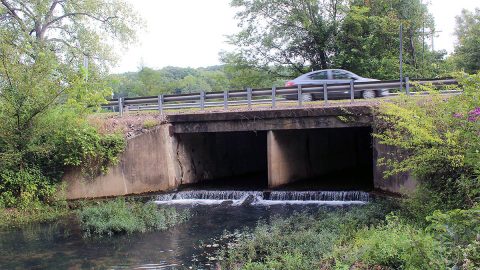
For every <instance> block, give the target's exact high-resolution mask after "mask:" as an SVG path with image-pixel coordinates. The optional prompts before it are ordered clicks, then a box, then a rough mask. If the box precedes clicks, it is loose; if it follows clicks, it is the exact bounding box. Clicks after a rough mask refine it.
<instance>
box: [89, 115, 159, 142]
mask: <svg viewBox="0 0 480 270" xmlns="http://www.w3.org/2000/svg"><path fill="white" fill-rule="evenodd" d="M88 121H89V122H90V123H91V124H92V125H94V126H95V127H96V128H97V129H98V130H99V132H100V133H102V134H110V133H123V134H124V135H125V137H126V138H127V139H129V138H132V137H135V136H138V135H140V134H143V133H145V132H147V131H148V130H149V129H152V128H154V127H156V126H157V125H160V124H163V123H166V119H165V116H164V115H160V114H153V113H139V114H131V115H124V116H122V117H120V116H119V115H118V114H95V115H92V116H90V117H89V118H88Z"/></svg>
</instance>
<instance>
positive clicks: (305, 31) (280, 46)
mask: <svg viewBox="0 0 480 270" xmlns="http://www.w3.org/2000/svg"><path fill="white" fill-rule="evenodd" d="M231 5H232V6H233V7H235V8H237V9H238V12H237V14H236V18H237V19H238V25H239V26H240V28H241V31H240V32H239V33H237V34H234V35H231V36H230V37H229V41H230V43H231V44H233V45H235V46H236V50H235V52H233V53H232V55H237V56H240V57H241V59H243V61H244V63H245V64H248V65H250V66H254V67H257V68H263V69H265V70H269V71H270V72H271V73H277V74H280V75H288V76H292V75H297V74H298V73H304V72H306V71H309V70H312V69H325V68H346V69H350V70H352V71H356V72H359V73H360V74H361V75H365V76H372V77H378V78H392V77H398V69H399V63H398V62H399V61H398V55H399V44H400V41H399V26H400V24H401V23H402V24H403V26H404V39H403V43H404V48H405V63H406V70H407V73H410V74H411V75H413V76H415V75H419V74H420V72H421V71H422V70H423V69H425V66H426V65H425V63H427V62H428V61H431V60H433V56H432V53H431V52H429V51H428V49H427V50H426V51H425V52H424V50H423V43H422V41H423V40H422V37H423V36H422V35H423V32H427V33H428V32H432V31H434V24H433V19H432V16H431V15H430V14H429V13H428V9H427V6H426V5H425V4H423V3H422V2H421V1H420V0H369V1H366V0H232V2H231ZM424 29H426V30H425V31H423V30H424ZM224 58H225V59H226V63H227V64H229V63H230V62H229V60H231V59H233V58H232V57H230V58H229V57H224ZM437 58H438V57H437ZM236 59H238V57H237V58H236ZM424 59H427V60H428V61H424ZM437 60H438V59H437ZM427 66H428V65H427ZM285 67H287V68H288V69H286V68H285Z"/></svg>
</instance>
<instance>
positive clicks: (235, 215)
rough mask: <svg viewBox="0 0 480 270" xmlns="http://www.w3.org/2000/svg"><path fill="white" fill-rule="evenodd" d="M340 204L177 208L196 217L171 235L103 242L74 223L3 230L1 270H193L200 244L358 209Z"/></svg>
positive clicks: (173, 229)
mask: <svg viewBox="0 0 480 270" xmlns="http://www.w3.org/2000/svg"><path fill="white" fill-rule="evenodd" d="M275 196H277V195H275ZM231 199H232V200H233V199H235V198H231ZM164 202H165V201H164ZM335 204H336V205H335V206H331V205H330V206H328V205H325V204H272V205H270V204H245V203H243V204H238V205H233V202H232V203H230V204H229V203H225V201H224V202H223V203H220V204H218V203H216V204H213V205H202V204H188V205H185V204H184V205H175V207H178V208H187V207H188V208H190V209H192V213H193V214H194V216H193V217H192V218H191V219H190V220H189V221H188V222H187V223H185V224H182V225H179V226H177V227H174V228H172V229H169V230H167V231H163V232H149V233H144V234H133V235H130V236H127V235H124V236H118V237H112V238H102V239H84V238H82V234H81V231H80V230H79V228H78V226H77V225H76V224H75V222H73V221H65V222H62V223H59V224H49V225H37V226H33V227H29V228H24V229H21V230H12V231H3V232H0V269H188V266H190V265H192V263H191V260H192V258H193V257H194V256H195V254H199V253H201V251H200V250H198V246H199V244H200V242H208V241H209V240H210V239H212V238H216V237H218V236H220V235H221V234H222V233H223V232H224V230H229V231H233V230H235V229H241V228H243V227H245V226H247V227H251V226H254V225H255V224H256V222H257V221H258V220H259V219H266V220H268V219H269V218H270V217H271V216H273V215H281V216H287V215H291V214H292V213H293V212H294V211H315V210H317V209H319V208H320V207H323V208H328V209H332V211H334V210H335V209H338V208H339V207H356V206H349V205H351V202H346V203H345V204H344V203H341V202H339V201H337V202H336V203H335ZM197 266H198V265H197ZM200 268H203V269H209V266H208V265H205V264H204V265H203V266H200Z"/></svg>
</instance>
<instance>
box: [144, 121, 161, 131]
mask: <svg viewBox="0 0 480 270" xmlns="http://www.w3.org/2000/svg"><path fill="white" fill-rule="evenodd" d="M156 126H158V121H157V120H155V119H146V120H145V121H143V128H146V129H151V128H154V127H156Z"/></svg>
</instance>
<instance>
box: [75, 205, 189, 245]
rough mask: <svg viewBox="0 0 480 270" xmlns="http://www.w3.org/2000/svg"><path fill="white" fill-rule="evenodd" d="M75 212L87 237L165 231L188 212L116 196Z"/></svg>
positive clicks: (185, 216) (187, 216) (185, 217)
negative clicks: (111, 199)
mask: <svg viewBox="0 0 480 270" xmlns="http://www.w3.org/2000/svg"><path fill="white" fill-rule="evenodd" d="M77 215H78V219H79V221H80V226H81V228H82V229H83V231H84V235H85V236H86V237H90V236H112V235H115V234H131V233H134V232H146V231H151V230H166V229H168V228H170V227H172V226H174V225H176V224H178V223H182V222H185V221H186V220H187V219H188V218H189V217H190V212H189V211H188V210H180V211H179V210H176V209H175V208H173V207H159V206H157V205H156V204H154V203H141V202H134V201H125V199H123V198H121V199H120V198H119V199H116V200H113V201H107V202H100V203H98V204H96V205H93V206H86V207H83V208H81V209H80V210H78V211H77Z"/></svg>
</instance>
